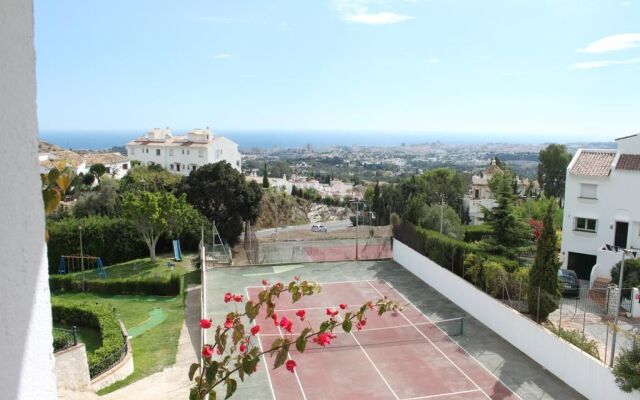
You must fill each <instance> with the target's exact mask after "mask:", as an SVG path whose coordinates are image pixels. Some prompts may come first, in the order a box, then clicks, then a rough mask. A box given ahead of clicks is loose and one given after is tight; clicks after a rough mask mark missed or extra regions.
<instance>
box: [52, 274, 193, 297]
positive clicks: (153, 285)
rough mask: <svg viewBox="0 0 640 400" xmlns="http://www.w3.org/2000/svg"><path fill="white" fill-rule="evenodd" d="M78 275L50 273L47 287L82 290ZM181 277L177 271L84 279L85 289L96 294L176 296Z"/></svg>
mask: <svg viewBox="0 0 640 400" xmlns="http://www.w3.org/2000/svg"><path fill="white" fill-rule="evenodd" d="M81 285H82V282H81V280H80V279H79V277H78V276H69V275H51V276H50V277H49V287H50V289H51V291H52V292H54V293H64V292H66V293H75V292H81V291H82V287H81ZM180 286H181V278H180V275H179V274H177V273H172V274H171V275H167V276H164V277H153V278H137V277H134V278H116V279H89V280H85V291H86V292H90V293H96V294H109V295H115V294H127V295H147V296H177V295H178V294H180Z"/></svg>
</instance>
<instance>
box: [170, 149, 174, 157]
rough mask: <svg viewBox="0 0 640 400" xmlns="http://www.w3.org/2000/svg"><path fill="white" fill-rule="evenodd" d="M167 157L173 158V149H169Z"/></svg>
mask: <svg viewBox="0 0 640 400" xmlns="http://www.w3.org/2000/svg"><path fill="white" fill-rule="evenodd" d="M169 156H170V157H173V149H169Z"/></svg>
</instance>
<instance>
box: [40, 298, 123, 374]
mask: <svg viewBox="0 0 640 400" xmlns="http://www.w3.org/2000/svg"><path fill="white" fill-rule="evenodd" d="M51 311H52V314H53V320H54V321H55V322H62V323H65V324H69V325H77V326H79V327H83V326H84V327H89V328H95V329H98V330H99V331H100V337H101V338H102V346H100V347H99V348H98V349H96V350H95V351H94V352H92V353H88V354H87V358H88V361H89V369H90V370H92V369H93V368H92V367H95V366H97V365H98V364H100V363H101V362H102V361H104V360H105V359H106V358H107V357H109V356H111V355H112V354H114V353H116V352H118V351H120V350H121V349H122V346H123V345H124V343H125V341H124V337H123V336H122V331H121V330H120V324H119V322H118V318H117V317H116V315H115V314H114V313H113V311H112V310H110V309H109V307H107V306H104V305H101V304H89V303H78V304H69V303H66V302H64V301H63V300H60V299H56V298H52V299H51Z"/></svg>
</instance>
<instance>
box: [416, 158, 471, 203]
mask: <svg viewBox="0 0 640 400" xmlns="http://www.w3.org/2000/svg"><path fill="white" fill-rule="evenodd" d="M419 181H420V183H421V186H422V192H423V193H424V195H425V196H426V198H427V202H428V203H429V204H434V203H440V201H441V199H442V197H441V196H444V201H445V202H446V203H447V204H448V205H449V206H451V207H452V208H453V209H454V210H459V209H460V208H461V206H462V195H463V194H464V186H463V184H462V177H461V176H460V174H458V173H457V172H456V171H453V170H451V169H449V168H436V169H432V170H431V171H427V172H425V173H424V174H423V175H422V176H420V178H419Z"/></svg>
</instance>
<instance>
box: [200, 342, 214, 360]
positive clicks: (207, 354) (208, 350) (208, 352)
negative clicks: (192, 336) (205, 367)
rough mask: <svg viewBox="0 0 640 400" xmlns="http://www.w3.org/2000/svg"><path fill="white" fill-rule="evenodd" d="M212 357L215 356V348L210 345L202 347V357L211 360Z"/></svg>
mask: <svg viewBox="0 0 640 400" xmlns="http://www.w3.org/2000/svg"><path fill="white" fill-rule="evenodd" d="M212 355H213V347H211V345H210V344H205V345H204V346H203V347H202V357H204V358H211V356H212Z"/></svg>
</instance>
